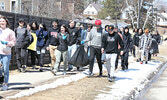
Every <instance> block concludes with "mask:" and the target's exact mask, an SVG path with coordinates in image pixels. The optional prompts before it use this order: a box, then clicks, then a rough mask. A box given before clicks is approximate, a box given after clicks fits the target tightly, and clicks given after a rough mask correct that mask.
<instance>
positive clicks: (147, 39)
mask: <svg viewBox="0 0 167 100" xmlns="http://www.w3.org/2000/svg"><path fill="white" fill-rule="evenodd" d="M151 44H152V36H151V34H150V33H149V34H147V35H146V34H143V35H142V36H141V41H140V45H139V49H140V50H141V49H142V50H148V47H151Z"/></svg>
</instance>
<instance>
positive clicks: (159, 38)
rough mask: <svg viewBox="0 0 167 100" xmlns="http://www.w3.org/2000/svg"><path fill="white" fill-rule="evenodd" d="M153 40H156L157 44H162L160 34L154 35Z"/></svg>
mask: <svg viewBox="0 0 167 100" xmlns="http://www.w3.org/2000/svg"><path fill="white" fill-rule="evenodd" d="M152 38H154V39H155V40H156V42H157V43H160V42H161V36H160V35H159V34H158V35H155V34H153V35H152Z"/></svg>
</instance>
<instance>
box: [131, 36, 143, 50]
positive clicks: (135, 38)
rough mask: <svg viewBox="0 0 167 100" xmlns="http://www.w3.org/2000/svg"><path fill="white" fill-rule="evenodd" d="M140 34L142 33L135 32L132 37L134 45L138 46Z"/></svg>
mask: <svg viewBox="0 0 167 100" xmlns="http://www.w3.org/2000/svg"><path fill="white" fill-rule="evenodd" d="M141 36H142V34H139V33H136V34H135V35H134V37H133V45H135V46H137V47H138V46H139V42H140V39H141Z"/></svg>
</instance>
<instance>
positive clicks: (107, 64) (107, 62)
mask: <svg viewBox="0 0 167 100" xmlns="http://www.w3.org/2000/svg"><path fill="white" fill-rule="evenodd" d="M110 59H111V54H106V67H107V72H108V77H110V68H111V64H110Z"/></svg>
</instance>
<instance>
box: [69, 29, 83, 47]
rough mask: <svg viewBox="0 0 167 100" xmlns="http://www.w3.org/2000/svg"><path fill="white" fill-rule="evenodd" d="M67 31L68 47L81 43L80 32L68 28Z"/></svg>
mask: <svg viewBox="0 0 167 100" xmlns="http://www.w3.org/2000/svg"><path fill="white" fill-rule="evenodd" d="M68 30H69V35H70V36H69V37H70V38H69V42H70V43H69V46H71V45H73V44H78V43H80V41H81V33H80V31H79V30H78V29H77V28H76V27H73V28H68Z"/></svg>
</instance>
